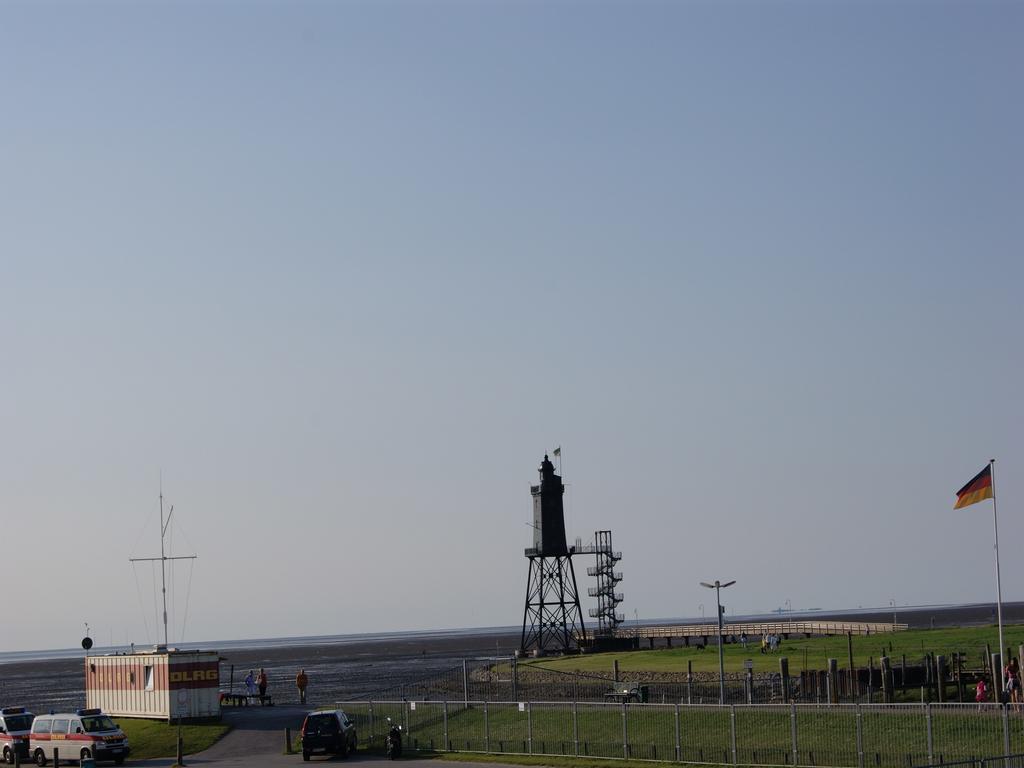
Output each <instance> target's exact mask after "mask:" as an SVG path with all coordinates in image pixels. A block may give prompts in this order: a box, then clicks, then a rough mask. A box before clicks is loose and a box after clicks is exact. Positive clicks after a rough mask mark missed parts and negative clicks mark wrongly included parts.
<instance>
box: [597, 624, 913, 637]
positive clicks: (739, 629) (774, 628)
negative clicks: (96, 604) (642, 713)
mask: <svg viewBox="0 0 1024 768" xmlns="http://www.w3.org/2000/svg"><path fill="white" fill-rule="evenodd" d="M905 629H907V625H906V624H893V623H889V622H863V621H764V622H751V623H744V624H739V623H728V624H725V625H724V626H723V627H722V634H723V635H728V636H734V635H742V634H744V633H746V635H747V636H748V638H749V639H750V640H751V641H755V640H759V639H760V638H761V636H762V635H782V636H783V637H787V636H789V635H817V636H823V635H880V634H887V633H890V632H902V631H904V630H905ZM615 636H616V637H638V638H647V637H649V638H656V637H683V638H690V637H717V636H718V625H717V624H678V625H675V626H660V627H654V626H642V627H619V628H618V629H617V630H616V632H615Z"/></svg>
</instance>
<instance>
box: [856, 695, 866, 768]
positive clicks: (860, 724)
mask: <svg viewBox="0 0 1024 768" xmlns="http://www.w3.org/2000/svg"><path fill="white" fill-rule="evenodd" d="M855 706H856V707H857V768H864V715H863V713H862V712H861V711H860V704H857V705H855Z"/></svg>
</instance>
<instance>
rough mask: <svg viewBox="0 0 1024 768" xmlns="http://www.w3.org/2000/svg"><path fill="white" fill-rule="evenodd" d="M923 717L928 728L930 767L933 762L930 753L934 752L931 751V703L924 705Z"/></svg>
mask: <svg viewBox="0 0 1024 768" xmlns="http://www.w3.org/2000/svg"><path fill="white" fill-rule="evenodd" d="M924 716H925V720H926V721H927V726H928V763H929V765H930V764H932V763H934V762H935V760H934V758H933V757H932V752H933V751H934V750H933V747H932V705H931V702H928V703H927V704H925V705H924Z"/></svg>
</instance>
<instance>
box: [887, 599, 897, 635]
mask: <svg viewBox="0 0 1024 768" xmlns="http://www.w3.org/2000/svg"><path fill="white" fill-rule="evenodd" d="M889 605H890V606H892V629H893V632H895V631H896V598H894V597H893V598H890V599H889Z"/></svg>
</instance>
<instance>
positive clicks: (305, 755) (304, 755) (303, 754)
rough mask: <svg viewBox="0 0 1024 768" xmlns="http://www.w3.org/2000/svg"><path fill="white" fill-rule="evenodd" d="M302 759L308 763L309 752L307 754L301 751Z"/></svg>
mask: <svg viewBox="0 0 1024 768" xmlns="http://www.w3.org/2000/svg"><path fill="white" fill-rule="evenodd" d="M302 759H303V760H305V761H306V762H307V763H308V762H309V752H307V751H306V750H302Z"/></svg>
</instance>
